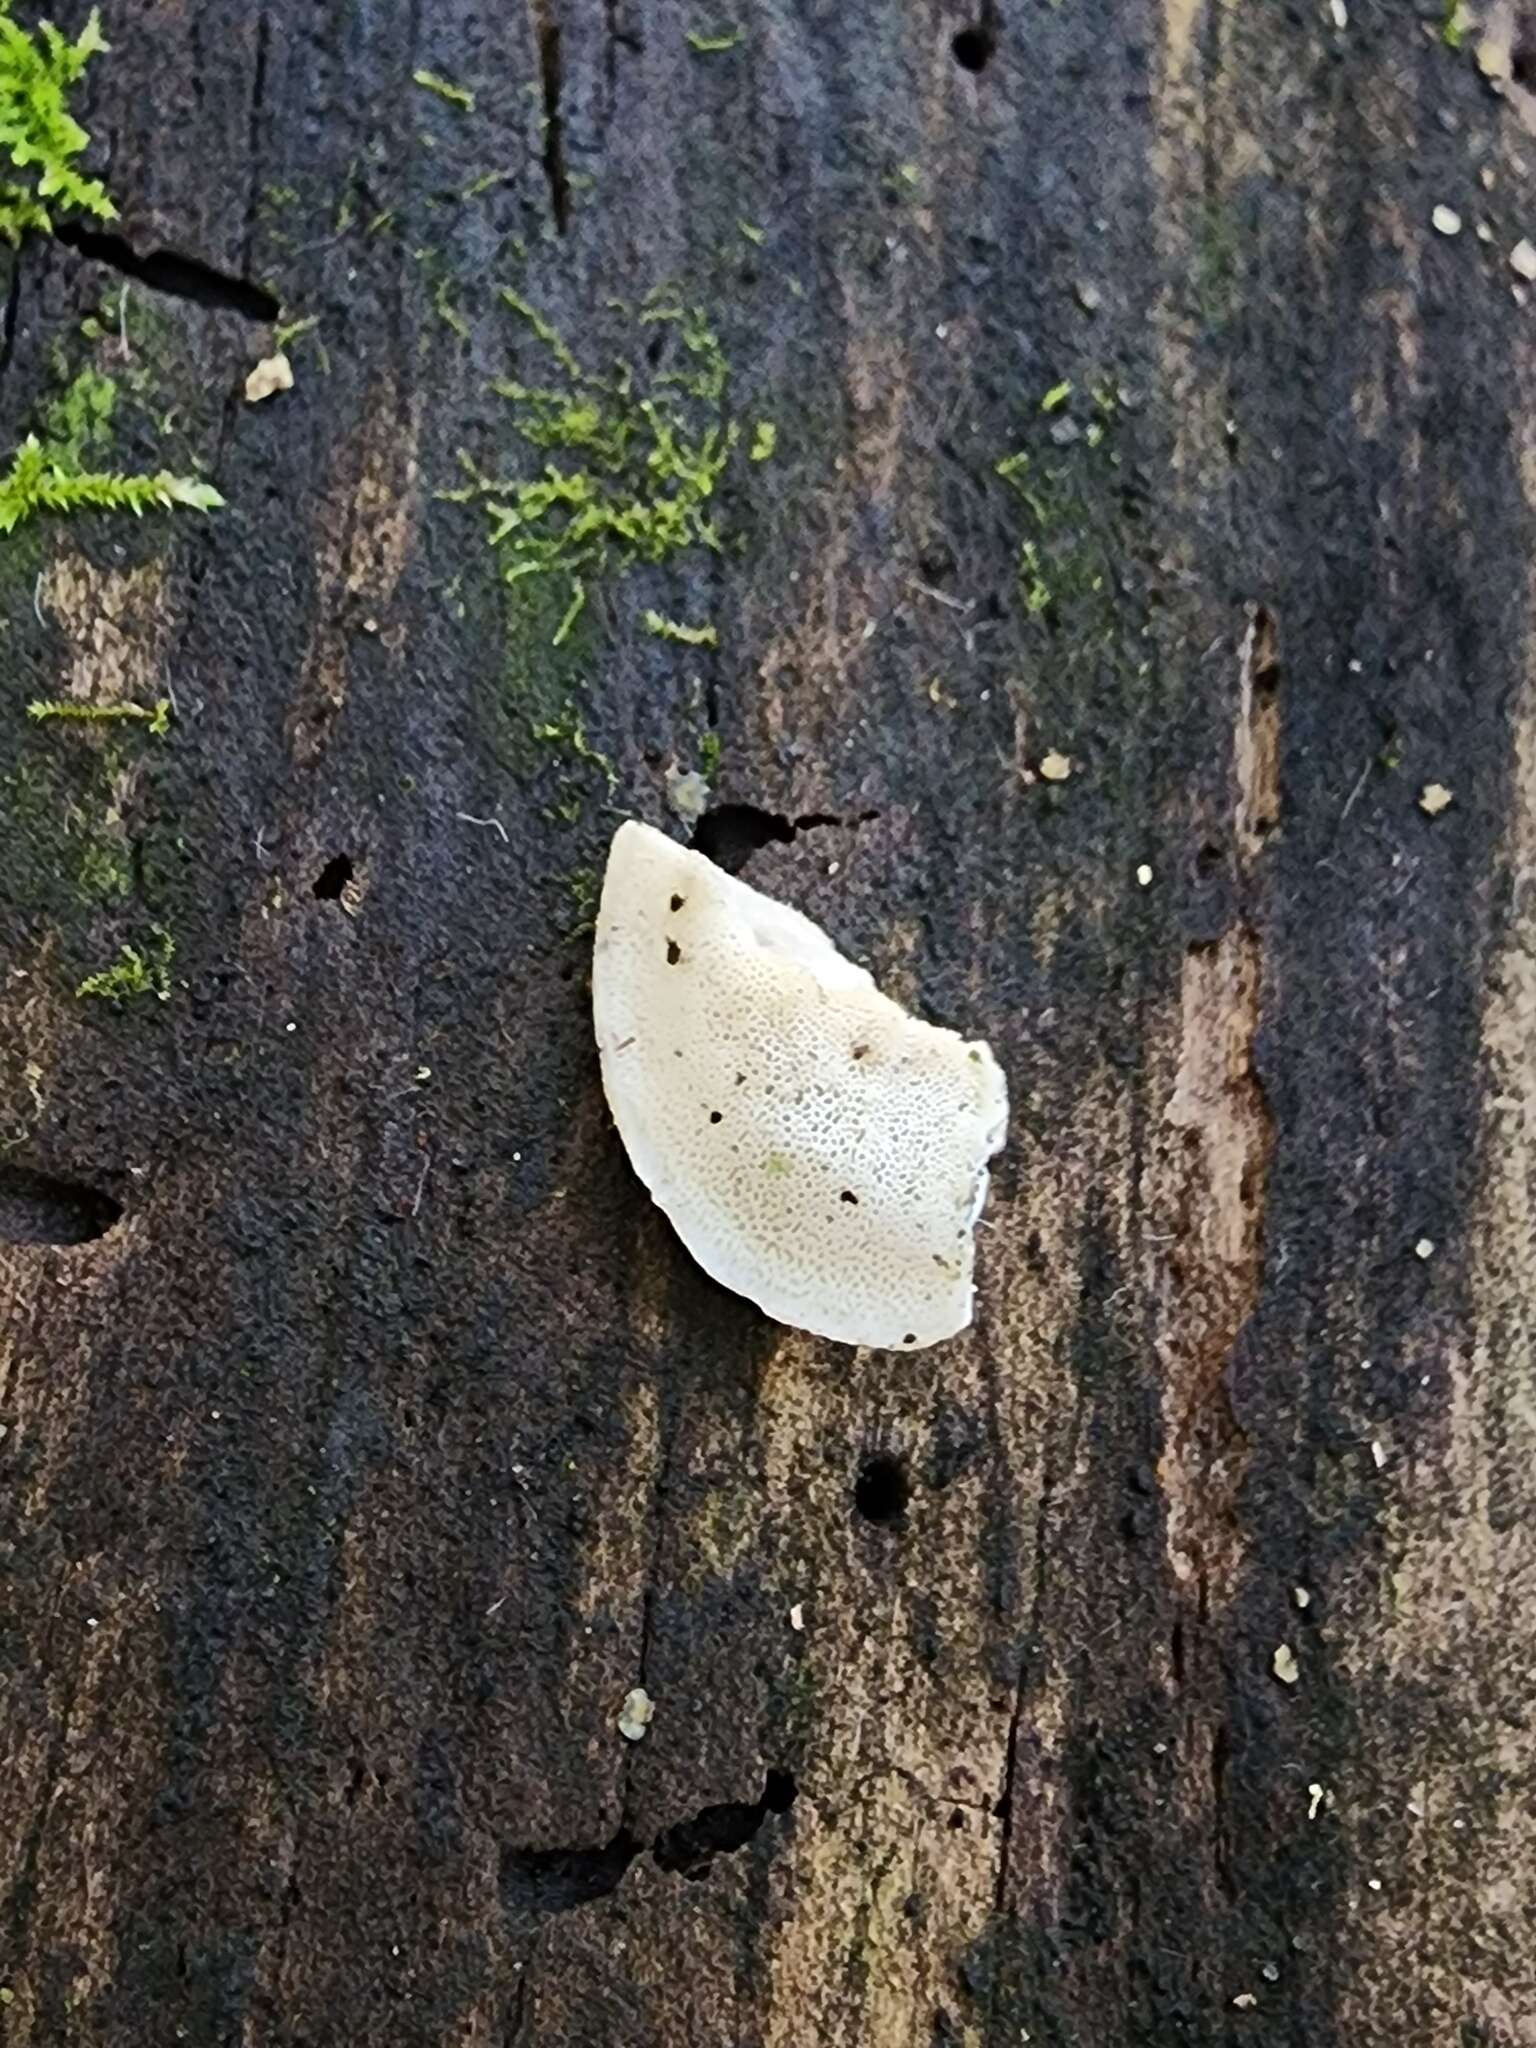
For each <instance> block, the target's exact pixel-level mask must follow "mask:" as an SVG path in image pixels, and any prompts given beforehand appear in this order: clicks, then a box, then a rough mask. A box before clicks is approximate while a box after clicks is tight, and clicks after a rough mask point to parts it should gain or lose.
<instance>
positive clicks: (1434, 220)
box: [1429, 206, 1461, 235]
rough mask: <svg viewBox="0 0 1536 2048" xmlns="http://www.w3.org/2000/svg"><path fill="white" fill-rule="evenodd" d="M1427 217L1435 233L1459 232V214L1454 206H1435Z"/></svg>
mask: <svg viewBox="0 0 1536 2048" xmlns="http://www.w3.org/2000/svg"><path fill="white" fill-rule="evenodd" d="M1429 218H1430V222H1431V225H1432V226H1433V228H1434V230H1435V233H1436V234H1437V235H1459V234H1460V233H1461V215H1460V214H1459V213H1458V212H1457V211H1456V209H1455V207H1454V206H1437V207H1436V208H1435V210H1434V212H1433V213H1432V214H1431V215H1430V216H1429Z"/></svg>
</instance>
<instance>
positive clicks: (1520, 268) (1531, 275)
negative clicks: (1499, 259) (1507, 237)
mask: <svg viewBox="0 0 1536 2048" xmlns="http://www.w3.org/2000/svg"><path fill="white" fill-rule="evenodd" d="M1509 267H1510V269H1511V270H1512V271H1513V272H1514V273H1515V275H1516V277H1523V278H1524V279H1525V281H1526V283H1527V284H1536V243H1531V242H1528V241H1526V240H1524V239H1522V240H1520V241H1518V242H1516V244H1515V246H1514V247H1513V249H1511V250H1510V252H1509Z"/></svg>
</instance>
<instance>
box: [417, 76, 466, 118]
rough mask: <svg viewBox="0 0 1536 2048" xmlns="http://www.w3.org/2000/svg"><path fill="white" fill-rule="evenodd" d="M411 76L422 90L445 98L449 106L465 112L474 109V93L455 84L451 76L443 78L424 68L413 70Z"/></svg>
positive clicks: (442, 98) (441, 98)
mask: <svg viewBox="0 0 1536 2048" xmlns="http://www.w3.org/2000/svg"><path fill="white" fill-rule="evenodd" d="M411 78H412V81H413V82H414V83H415V84H417V85H419V86H420V87H421V89H422V91H423V92H430V93H434V94H435V95H436V96H437V98H438V99H440V100H446V101H447V103H448V105H449V106H450V107H458V108H459V109H460V111H461V112H463V113H466V114H472V113H473V112H474V111H475V96H474V94H473V93H472V92H469V91H467V90H466V89H465V88H464V87H463V86H462V85H455V84H454V82H453V80H452V79H451V78H443V77H441V76H440V75H439V74H438V73H437V72H436V71H426V70H422V71H413V72H412V73H411Z"/></svg>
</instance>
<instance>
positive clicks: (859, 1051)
mask: <svg viewBox="0 0 1536 2048" xmlns="http://www.w3.org/2000/svg"><path fill="white" fill-rule="evenodd" d="M868 1051H869V1047H868V1046H867V1045H856V1046H855V1047H854V1048H853V1056H854V1058H855V1059H856V1060H861V1059H863V1057H864V1055H865V1054H866V1053H867V1052H868Z"/></svg>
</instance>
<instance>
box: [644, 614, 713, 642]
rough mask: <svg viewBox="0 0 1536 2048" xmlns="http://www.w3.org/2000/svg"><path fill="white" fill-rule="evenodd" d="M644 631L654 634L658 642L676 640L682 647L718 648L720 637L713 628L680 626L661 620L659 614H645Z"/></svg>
mask: <svg viewBox="0 0 1536 2048" xmlns="http://www.w3.org/2000/svg"><path fill="white" fill-rule="evenodd" d="M644 623H645V630H646V631H647V633H654V634H655V635H656V638H657V639H658V640H676V641H677V642H679V644H680V645H682V646H684V647H718V646H719V645H720V635H719V634H718V633H717V632H716V631H715V629H714V627H713V626H682V625H679V624H678V622H677V620H676V619H667V618H663V617H662V615H661V613H660V612H651V611H648V612H647V613H646V614H645V621H644Z"/></svg>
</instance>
